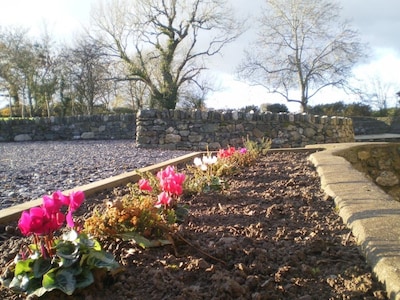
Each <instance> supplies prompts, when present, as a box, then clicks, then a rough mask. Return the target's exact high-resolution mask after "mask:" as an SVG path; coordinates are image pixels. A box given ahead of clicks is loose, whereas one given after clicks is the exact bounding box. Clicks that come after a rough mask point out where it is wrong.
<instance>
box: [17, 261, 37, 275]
mask: <svg viewBox="0 0 400 300" xmlns="http://www.w3.org/2000/svg"><path fill="white" fill-rule="evenodd" d="M33 262H34V260H33V259H31V258H29V259H26V260H20V261H18V262H17V263H16V264H15V271H14V276H18V275H21V274H23V273H29V272H32V267H31V264H32V263H33Z"/></svg>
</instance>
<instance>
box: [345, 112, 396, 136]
mask: <svg viewBox="0 0 400 300" xmlns="http://www.w3.org/2000/svg"><path fill="white" fill-rule="evenodd" d="M352 119H353V126H354V133H355V134H356V135H362V134H382V133H400V117H398V116H394V117H377V118H374V117H352Z"/></svg>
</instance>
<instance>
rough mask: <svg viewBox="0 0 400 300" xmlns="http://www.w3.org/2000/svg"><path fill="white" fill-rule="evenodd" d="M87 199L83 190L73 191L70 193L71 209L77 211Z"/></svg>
mask: <svg viewBox="0 0 400 300" xmlns="http://www.w3.org/2000/svg"><path fill="white" fill-rule="evenodd" d="M84 200H85V194H84V193H83V192H82V191H73V192H71V193H70V194H69V210H72V211H76V210H77V209H78V208H79V207H80V206H81V205H82V203H83V201H84Z"/></svg>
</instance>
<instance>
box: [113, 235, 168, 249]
mask: <svg viewBox="0 0 400 300" xmlns="http://www.w3.org/2000/svg"><path fill="white" fill-rule="evenodd" d="M119 236H120V237H121V238H122V239H123V240H124V241H134V242H135V243H136V244H138V245H139V246H140V247H142V248H144V249H145V248H153V247H161V246H165V245H171V242H170V241H168V240H161V239H157V240H149V239H146V238H145V237H144V236H142V235H140V234H138V233H137V232H124V233H121V234H119Z"/></svg>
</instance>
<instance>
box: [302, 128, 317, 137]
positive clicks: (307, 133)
mask: <svg viewBox="0 0 400 300" xmlns="http://www.w3.org/2000/svg"><path fill="white" fill-rule="evenodd" d="M315 134H316V131H315V130H314V129H313V128H310V127H307V128H305V129H304V135H305V136H306V137H308V138H312V137H313V136H315Z"/></svg>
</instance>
